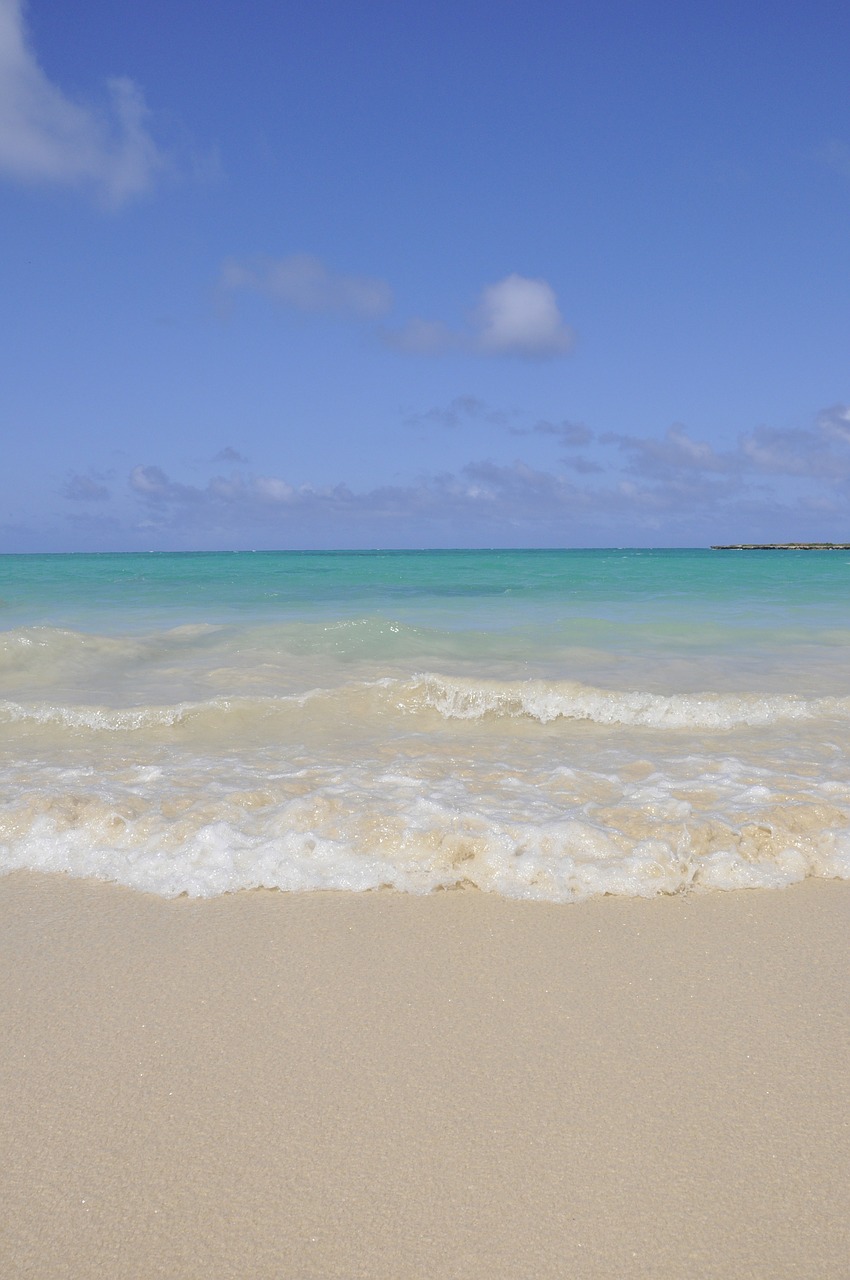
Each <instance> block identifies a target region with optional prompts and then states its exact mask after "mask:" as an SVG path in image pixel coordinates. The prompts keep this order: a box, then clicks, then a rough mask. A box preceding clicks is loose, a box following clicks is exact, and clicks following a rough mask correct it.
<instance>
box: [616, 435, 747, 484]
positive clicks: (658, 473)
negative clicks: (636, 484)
mask: <svg viewBox="0 0 850 1280" xmlns="http://www.w3.org/2000/svg"><path fill="white" fill-rule="evenodd" d="M600 441H601V443H602V444H614V445H616V446H617V448H618V449H620V450H621V451H622V452H624V453H626V454H627V455H628V458H629V461H628V469H629V470H630V471H633V472H635V473H637V474H638V475H644V476H649V477H659V478H665V477H669V476H671V475H677V474H680V473H683V472H684V473H690V474H699V473H703V474H704V473H707V472H709V473H710V472H714V473H722V474H727V475H728V474H729V473H730V472H734V471H736V470H738V469H740V463H741V459H740V457H736V456H735V455H734V454H732V453H725V454H724V453H718V452H717V451H716V450H715V449H714V448H713V447H712V446H711V445H710V444H708V443H707V442H706V441H704V440H695V439H694V438H693V437H692V436H690V435H689V434H688V432H687V430H686V429H685V427H683V426H682V425H681V423H674V425H673V426H672V427H669V428H668V430H667V431H666V433H665V434H664V435H663V436H662V437H661V438H660V439H658V438H657V437H654V436H645V437H642V436H630V435H620V434H618V433H617V432H606V433H605V434H604V435H602V436H600Z"/></svg>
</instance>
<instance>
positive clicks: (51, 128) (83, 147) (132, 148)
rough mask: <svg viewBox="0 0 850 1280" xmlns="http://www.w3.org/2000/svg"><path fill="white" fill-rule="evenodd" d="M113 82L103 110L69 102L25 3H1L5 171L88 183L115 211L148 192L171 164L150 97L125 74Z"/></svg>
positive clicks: (0, 156)
mask: <svg viewBox="0 0 850 1280" xmlns="http://www.w3.org/2000/svg"><path fill="white" fill-rule="evenodd" d="M106 84H107V89H108V91H109V101H108V104H107V106H106V107H105V108H103V109H100V110H99V109H95V108H93V107H90V106H87V105H85V104H83V103H77V102H74V101H72V100H71V99H70V98H68V97H66V96H65V94H64V93H63V92H62V90H61V89H60V88H58V87H57V86H56V85H54V84H52V83H51V81H50V80H49V79H48V78H47V76H46V75H45V74H44V72H43V71H42V69H41V67H40V66H39V65H38V62H37V61H36V59H35V56H34V55H33V53H32V51H31V50H30V49H29V47H28V45H27V40H26V33H25V31H24V23H23V14H22V10H21V3H20V0H0V174H4V175H5V176H6V177H8V178H11V179H13V180H15V181H18V182H24V183H39V182H42V183H56V184H59V185H66V186H87V187H89V189H91V190H93V191H94V192H95V193H96V194H97V196H98V197H99V198H100V199H101V200H102V201H103V202H104V203H105V204H107V205H109V206H112V207H117V206H118V205H121V204H123V203H124V202H125V201H126V200H128V199H130V198H131V197H133V196H137V195H140V194H141V193H142V192H144V191H147V190H148V189H149V188H150V187H151V185H152V184H153V181H154V179H155V177H156V175H157V173H158V172H159V171H160V170H162V169H163V168H164V167H165V160H164V157H163V155H162V154H161V152H160V150H159V148H158V147H157V145H156V143H155V142H154V140H153V138H152V137H151V135H150V133H149V132H148V128H147V119H148V115H149V113H148V110H147V107H146V106H145V102H144V98H143V97H142V94H141V92H140V90H139V89H138V88H137V87H136V85H135V84H134V83H133V82H132V80H129V79H127V78H126V77H124V76H117V77H113V78H112V79H110V80H107V82H106Z"/></svg>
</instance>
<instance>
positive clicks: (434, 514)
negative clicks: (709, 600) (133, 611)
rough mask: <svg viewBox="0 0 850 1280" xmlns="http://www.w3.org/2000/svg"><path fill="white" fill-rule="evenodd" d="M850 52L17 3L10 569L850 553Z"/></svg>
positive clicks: (10, 191)
mask: <svg viewBox="0 0 850 1280" xmlns="http://www.w3.org/2000/svg"><path fill="white" fill-rule="evenodd" d="M848 47H850V9H848V7H847V5H846V4H844V3H841V4H838V3H836V4H827V3H814V4H812V5H810V6H807V7H805V8H804V7H803V6H801V5H799V4H789V3H777V4H775V5H773V6H770V7H765V6H763V5H755V4H740V3H738V4H735V5H731V4H722V3H713V4H707V3H691V4H687V3H686V4H682V5H671V4H669V3H666V4H653V3H646V4H642V5H635V4H625V3H622V4H620V3H604V2H602V3H599V4H596V5H593V6H590V5H579V4H570V3H564V4H554V3H540V2H539V0H525V2H524V3H522V4H520V3H508V2H506V0H489V2H488V3H487V4H486V5H485V4H483V3H479V2H476V3H471V2H469V0H452V3H443V0H436V2H433V0H432V3H431V4H430V5H428V6H427V7H425V6H414V5H408V4H404V3H399V2H398V0H397V2H396V3H393V4H391V3H388V2H384V0H370V3H368V4H367V3H358V2H357V0H348V2H347V3H340V2H338V0H313V2H312V3H310V4H309V5H308V4H301V5H299V4H283V3H280V2H279V0H276V2H274V3H272V2H271V0H255V3H252V4H251V5H244V4H238V3H236V2H235V0H206V2H205V3H204V4H203V5H200V4H198V3H197V2H195V3H191V4H190V3H188V0H168V3H165V0H147V2H146V3H145V4H140V3H138V2H135V3H131V2H130V0H109V3H106V2H105V0H87V3H86V5H85V6H76V5H69V4H68V3H67V0H65V2H63V3H60V2H59V0H31V3H29V4H28V5H27V6H25V7H24V8H23V9H22V7H21V5H20V4H19V3H18V2H17V0H0V254H2V290H0V311H2V320H3V326H2V332H3V334H4V338H3V342H2V353H3V358H2V366H0V430H2V442H3V467H2V470H0V550H4V551H43V550H44V551H47V550H55V551H64V550H101V549H103V550H124V549H127V550H131V549H136V548H140V549H168V548H174V549H192V548H218V547H221V548H241V547H245V548H250V547H348V546H352V547H372V546H376V547H377V546H384V547H387V546H395V547H407V546H604V545H641V546H647V545H654V546H676V545H679V546H689V545H704V544H706V543H709V542H716V541H744V540H746V541H750V540H762V539H765V540H782V539H795V538H800V539H835V540H850V502H848V499H850V407H848V406H850V289H848V284H849V283H850V91H848V87H847V74H846V65H845V64H846V50H847V48H848Z"/></svg>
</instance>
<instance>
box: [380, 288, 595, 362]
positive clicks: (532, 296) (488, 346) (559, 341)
mask: <svg viewBox="0 0 850 1280" xmlns="http://www.w3.org/2000/svg"><path fill="white" fill-rule="evenodd" d="M386 339H387V341H388V342H389V343H391V344H392V345H393V346H396V347H398V348H399V349H401V350H402V351H409V352H411V353H414V354H419V355H439V354H442V353H443V352H447V351H467V352H472V353H475V354H477V355H484V356H518V357H521V358H525V359H548V358H551V357H553V356H564V355H566V354H567V353H568V352H569V351H570V350H571V349H572V347H573V345H574V342H575V334H574V332H573V330H572V329H571V328H570V326H569V325H568V324H567V323H566V322H565V320H564V318H563V316H562V315H561V312H560V309H559V307H558V300H557V297H556V295H555V291H554V289H553V288H552V286H551V285H550V284H548V283H547V281H545V280H536V279H530V278H529V277H527V276H520V275H517V274H516V273H514V274H512V275H509V276H505V278H504V279H503V280H499V281H497V282H496V283H495V284H491V285H487V287H486V288H485V289H483V290H482V292H481V295H480V297H479V299H478V303H477V305H476V307H475V308H474V310H473V312H472V315H471V317H470V322H469V325H468V326H467V327H466V328H465V329H463V330H452V329H450V328H448V327H447V326H446V325H444V324H442V323H441V322H439V321H431V320H423V319H422V318H421V317H414V319H412V320H410V321H409V322H408V323H407V324H406V325H405V326H404V328H402V329H399V330H394V331H390V332H388V333H387V334H386Z"/></svg>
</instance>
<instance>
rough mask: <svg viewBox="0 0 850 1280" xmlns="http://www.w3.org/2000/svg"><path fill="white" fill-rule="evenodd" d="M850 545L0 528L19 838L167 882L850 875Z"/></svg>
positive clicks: (89, 871)
mask: <svg viewBox="0 0 850 1280" xmlns="http://www.w3.org/2000/svg"><path fill="white" fill-rule="evenodd" d="M848 584H850V554H848V553H844V552H711V551H702V550H682V551H667V550H665V551H640V550H605V551H492V552H486V551H474V552H471V551H456V552H451V551H437V552H353V553H352V552H336V553H327V552H312V553H311V552H257V553H252V552H240V553H220V554H206V553H203V554H173V555H172V554H149V555H143V554H142V555H138V554H128V555H118V554H116V555H59V556H5V557H0V729H2V743H1V744H0V772H2V777H3V782H4V789H3V796H4V799H3V801H2V803H1V804H0V866H2V867H4V868H6V869H12V868H15V867H24V866H32V867H41V868H48V869H50V868H52V869H56V870H64V871H68V872H71V873H73V874H77V875H95V876H101V877H106V878H112V879H116V880H119V881H122V882H123V883H127V884H131V885H135V886H136V887H138V888H143V889H148V890H150V891H153V892H158V893H168V894H172V893H180V892H187V893H193V894H211V893H218V892H222V891H234V890H237V889H240V888H248V887H252V886H255V885H261V884H262V885H268V886H271V887H279V888H285V889H307V888H314V887H336V888H343V889H365V888H371V887H376V886H379V885H393V886H395V887H397V888H400V889H405V890H408V891H413V892H425V891H428V890H431V889H434V888H440V887H442V888H445V887H452V886H453V885H475V886H477V887H479V888H482V889H486V890H489V891H492V892H498V893H503V894H508V895H514V896H525V897H543V898H549V899H553V900H559V901H566V900H572V899H576V898H581V897H586V896H588V895H590V894H594V893H605V892H607V893H631V894H635V893H639V894H650V893H656V892H679V891H682V890H684V889H693V888H701V889H707V888H724V887H726V888H728V887H737V886H740V885H767V886H770V885H780V884H784V883H788V882H789V881H791V880H794V879H800V878H802V877H803V876H805V875H841V876H843V875H845V873H847V874H850V816H848V815H850V779H848V773H847V767H846V760H847V755H848V747H850V735H849V731H848V726H850V664H848V661H847V654H848V647H847V646H848V641H850V591H848Z"/></svg>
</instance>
